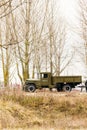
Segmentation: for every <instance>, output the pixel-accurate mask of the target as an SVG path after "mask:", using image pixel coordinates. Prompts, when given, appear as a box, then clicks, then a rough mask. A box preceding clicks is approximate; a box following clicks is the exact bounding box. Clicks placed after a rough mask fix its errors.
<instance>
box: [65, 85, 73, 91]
mask: <svg viewBox="0 0 87 130" xmlns="http://www.w3.org/2000/svg"><path fill="white" fill-rule="evenodd" d="M71 90H72V88H71V87H70V85H68V84H67V85H64V86H63V91H65V92H70V91H71Z"/></svg>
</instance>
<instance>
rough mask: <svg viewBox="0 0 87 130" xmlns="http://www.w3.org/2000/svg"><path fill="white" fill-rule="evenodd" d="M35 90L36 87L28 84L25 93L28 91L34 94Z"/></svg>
mask: <svg viewBox="0 0 87 130" xmlns="http://www.w3.org/2000/svg"><path fill="white" fill-rule="evenodd" d="M35 90H36V87H35V85H34V84H29V85H28V86H27V91H28V92H34V91H35Z"/></svg>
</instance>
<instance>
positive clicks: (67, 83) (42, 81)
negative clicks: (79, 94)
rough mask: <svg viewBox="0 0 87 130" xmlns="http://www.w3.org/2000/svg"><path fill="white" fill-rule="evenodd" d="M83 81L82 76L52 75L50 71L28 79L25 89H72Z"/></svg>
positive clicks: (29, 90) (30, 90)
mask: <svg viewBox="0 0 87 130" xmlns="http://www.w3.org/2000/svg"><path fill="white" fill-rule="evenodd" d="M81 82H82V77H81V76H52V74H51V73H50V72H41V73H40V78H39V79H32V80H30V79H27V80H26V81H25V84H24V86H23V90H25V91H28V92H34V91H35V90H36V89H42V88H49V89H50V90H52V89H53V88H56V89H57V91H71V90H72V88H75V86H76V85H78V84H80V83H81Z"/></svg>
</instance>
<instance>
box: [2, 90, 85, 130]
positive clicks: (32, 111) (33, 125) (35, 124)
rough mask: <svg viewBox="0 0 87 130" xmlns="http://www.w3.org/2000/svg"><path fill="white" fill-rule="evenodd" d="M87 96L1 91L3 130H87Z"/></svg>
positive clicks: (79, 94) (73, 93)
mask: <svg viewBox="0 0 87 130" xmlns="http://www.w3.org/2000/svg"><path fill="white" fill-rule="evenodd" d="M86 98H87V94H86V93H84V94H81V93H80V92H71V93H57V92H48V91H47V92H36V93H24V92H22V91H20V90H14V91H13V90H2V91H0V129H3V130H6V129H8V130H19V129H20V130H22V129H23V130H45V129H46V130H71V129H75V130H78V129H80V130H83V129H86V128H87V100H86Z"/></svg>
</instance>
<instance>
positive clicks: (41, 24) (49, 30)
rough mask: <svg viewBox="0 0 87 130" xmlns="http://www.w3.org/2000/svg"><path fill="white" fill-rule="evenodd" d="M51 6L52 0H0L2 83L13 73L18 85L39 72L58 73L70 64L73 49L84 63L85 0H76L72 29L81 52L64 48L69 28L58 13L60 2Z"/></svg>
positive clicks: (86, 55)
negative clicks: (76, 17) (76, 26)
mask: <svg viewBox="0 0 87 130" xmlns="http://www.w3.org/2000/svg"><path fill="white" fill-rule="evenodd" d="M55 6H56V1H55V0H43V1H41V0H18V1H16V0H2V1H0V62H1V66H2V67H1V69H2V72H3V81H4V85H5V86H7V85H8V84H9V83H10V82H11V80H12V79H13V78H14V77H15V73H16V75H17V76H18V77H19V79H20V81H21V83H22V84H23V83H24V81H25V80H26V79H27V78H30V77H32V78H35V75H36V74H37V76H38V73H39V72H41V71H50V72H52V73H53V75H56V76H59V75H61V73H62V72H63V71H64V70H65V69H66V67H67V66H68V65H69V64H71V63H72V59H73V58H74V53H75V51H76V50H77V51H78V53H79V54H80V55H81V56H83V57H84V58H83V59H84V60H85V64H86V65H87V33H86V31H87V17H86V16H87V4H86V0H78V6H79V11H78V14H79V18H78V19H79V21H80V22H79V23H80V26H79V27H80V28H79V29H77V28H76V29H77V30H80V31H79V32H80V33H79V35H80V37H81V39H83V46H84V51H83V50H81V49H80V50H79V49H78V48H73V47H72V49H71V50H70V49H69V48H68V44H67V42H69V39H68V31H69V27H68V24H67V22H66V20H64V18H63V17H62V16H61V13H60V5H59V4H58V6H57V8H55ZM77 33H78V32H77Z"/></svg>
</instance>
